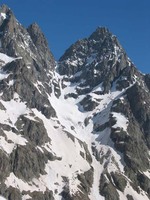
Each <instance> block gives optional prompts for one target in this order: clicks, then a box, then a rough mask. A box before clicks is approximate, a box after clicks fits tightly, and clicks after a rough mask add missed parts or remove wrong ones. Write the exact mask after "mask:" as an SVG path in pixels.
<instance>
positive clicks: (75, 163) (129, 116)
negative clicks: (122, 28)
mask: <svg viewBox="0 0 150 200" xmlns="http://www.w3.org/2000/svg"><path fill="white" fill-rule="evenodd" d="M0 13H1V15H0V16H1V25H0V32H1V35H0V41H1V52H2V53H0V60H1V69H0V70H1V75H0V116H1V117H0V169H1V172H0V195H1V196H0V199H5V198H6V199H9V200H27V199H33V200H41V199H42V200H63V199H66V200H81V199H82V200H139V199H140V200H148V199H149V195H150V189H149V188H150V180H149V177H150V173H149V172H150V168H149V148H150V143H149V142H150V134H149V129H150V100H149V99H150V94H149V91H150V84H149V83H150V78H149V76H148V75H146V76H144V75H143V74H141V73H140V72H138V70H137V69H136V68H135V66H134V65H133V63H132V62H131V60H130V59H129V58H128V57H127V55H126V53H125V52H124V50H123V48H122V47H121V45H120V44H119V42H118V40H117V38H116V37H115V36H114V35H112V34H111V33H110V32H109V30H108V29H106V28H98V29H97V30H96V31H95V32H94V33H93V34H92V35H91V36H90V37H89V38H85V39H83V40H80V41H77V42H76V43H75V44H74V45H72V46H71V47H70V48H69V49H68V50H67V51H66V52H65V54H64V55H63V56H62V57H61V59H60V60H59V62H58V63H56V62H55V60H54V58H53V56H52V54H51V52H50V51H49V49H48V45H47V42H46V39H45V37H44V35H43V33H42V32H41V30H40V28H39V27H38V25H37V24H32V25H30V26H29V28H28V29H27V30H26V29H25V28H24V27H23V26H22V25H21V24H19V22H18V21H17V20H16V19H15V16H14V15H13V13H12V11H11V10H10V9H9V8H8V7H7V6H5V5H4V6H2V7H1V11H0ZM4 16H5V17H4ZM8 46H9V47H10V48H9V49H8Z"/></svg>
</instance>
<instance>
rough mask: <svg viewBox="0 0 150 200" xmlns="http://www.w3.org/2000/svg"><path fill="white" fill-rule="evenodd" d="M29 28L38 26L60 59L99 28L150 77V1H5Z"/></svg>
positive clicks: (56, 56)
mask: <svg viewBox="0 0 150 200" xmlns="http://www.w3.org/2000/svg"><path fill="white" fill-rule="evenodd" d="M1 4H7V5H8V6H9V7H10V8H11V9H12V10H13V11H14V13H15V15H16V17H17V19H18V20H19V21H20V22H21V23H22V24H23V25H24V26H25V27H27V26H28V25H30V24H31V23H33V22H37V23H38V24H39V25H40V27H41V29H42V31H43V32H44V34H45V36H46V38H47V40H48V43H49V46H50V49H51V51H52V53H53V54H54V56H55V58H56V59H58V58H59V57H60V56H61V55H62V54H63V53H64V51H65V50H66V49H67V48H68V47H69V46H70V45H71V44H72V43H74V42H75V41H76V40H78V39H81V38H84V37H88V36H89V35H90V34H91V33H92V32H93V31H94V30H95V29H96V28H97V27H98V26H106V27H107V28H109V30H110V31H111V32H112V33H113V34H115V35H116V36H117V37H118V39H119V41H120V43H121V44H122V46H123V47H124V49H125V50H126V52H127V54H128V56H129V57H130V58H131V60H132V61H133V62H134V63H135V65H136V66H137V68H138V69H140V70H141V71H142V72H143V73H150V61H149V60H150V0H142V1H140V0H122V1H120V0H105V1H104V0H103V1H101V0H25V1H23V0H22V1H21V0H1Z"/></svg>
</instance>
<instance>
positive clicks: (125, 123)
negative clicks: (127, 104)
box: [112, 112, 129, 132]
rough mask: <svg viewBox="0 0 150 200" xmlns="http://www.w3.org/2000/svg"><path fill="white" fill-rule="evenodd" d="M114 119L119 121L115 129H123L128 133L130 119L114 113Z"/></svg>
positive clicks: (114, 126)
mask: <svg viewBox="0 0 150 200" xmlns="http://www.w3.org/2000/svg"><path fill="white" fill-rule="evenodd" d="M112 115H113V117H114V118H115V119H116V120H117V122H116V124H115V125H113V126H112V127H113V128H118V127H119V128H122V129H123V130H124V131H125V132H127V128H128V123H129V121H128V119H127V118H126V117H125V116H124V115H122V114H121V113H116V112H112Z"/></svg>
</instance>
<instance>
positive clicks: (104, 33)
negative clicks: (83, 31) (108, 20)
mask: <svg viewBox="0 0 150 200" xmlns="http://www.w3.org/2000/svg"><path fill="white" fill-rule="evenodd" d="M108 36H112V34H111V32H110V31H109V29H108V28H106V27H98V28H97V29H96V30H95V31H94V32H93V33H92V34H91V35H90V37H89V39H94V40H96V41H98V40H100V39H104V38H105V37H108Z"/></svg>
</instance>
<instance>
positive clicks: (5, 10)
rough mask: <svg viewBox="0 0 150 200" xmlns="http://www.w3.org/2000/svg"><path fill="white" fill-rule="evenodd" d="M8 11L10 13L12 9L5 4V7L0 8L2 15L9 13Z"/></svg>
mask: <svg viewBox="0 0 150 200" xmlns="http://www.w3.org/2000/svg"><path fill="white" fill-rule="evenodd" d="M8 11H10V8H9V7H8V6H7V5H6V4H3V5H2V6H1V7H0V13H1V12H3V13H7V12H8Z"/></svg>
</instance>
